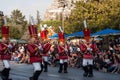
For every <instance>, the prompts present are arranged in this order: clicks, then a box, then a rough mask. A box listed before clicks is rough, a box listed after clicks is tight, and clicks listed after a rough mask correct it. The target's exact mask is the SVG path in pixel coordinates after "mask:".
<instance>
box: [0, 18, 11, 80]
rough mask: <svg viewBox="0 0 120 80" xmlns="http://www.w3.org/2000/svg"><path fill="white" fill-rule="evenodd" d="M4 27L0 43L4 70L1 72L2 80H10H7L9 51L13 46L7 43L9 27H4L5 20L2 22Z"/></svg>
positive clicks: (0, 55)
mask: <svg viewBox="0 0 120 80" xmlns="http://www.w3.org/2000/svg"><path fill="white" fill-rule="evenodd" d="M4 24H5V25H4V26H2V28H1V30H2V42H1V43H0V60H2V61H3V64H4V69H3V70H2V71H1V78H2V80H12V79H9V72H10V60H11V51H12V48H13V46H12V45H10V43H9V26H6V24H7V23H6V19H5V20H4Z"/></svg>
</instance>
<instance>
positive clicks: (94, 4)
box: [65, 0, 120, 33]
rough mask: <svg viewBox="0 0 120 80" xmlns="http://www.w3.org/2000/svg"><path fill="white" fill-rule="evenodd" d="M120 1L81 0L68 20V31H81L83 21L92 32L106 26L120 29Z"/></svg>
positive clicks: (66, 27)
mask: <svg viewBox="0 0 120 80" xmlns="http://www.w3.org/2000/svg"><path fill="white" fill-rule="evenodd" d="M119 4H120V1H119V0H88V1H87V2H84V1H79V2H77V3H76V4H75V5H76V6H75V8H74V9H73V10H72V13H71V15H70V17H69V19H68V20H66V26H65V29H66V30H65V31H66V32H67V33H71V32H76V31H80V30H82V29H83V28H84V25H83V21H84V20H87V26H88V27H89V28H90V29H91V31H92V32H96V31H98V30H101V29H104V28H107V27H109V28H115V29H120V23H119V21H120V15H119V14H120V5H119Z"/></svg>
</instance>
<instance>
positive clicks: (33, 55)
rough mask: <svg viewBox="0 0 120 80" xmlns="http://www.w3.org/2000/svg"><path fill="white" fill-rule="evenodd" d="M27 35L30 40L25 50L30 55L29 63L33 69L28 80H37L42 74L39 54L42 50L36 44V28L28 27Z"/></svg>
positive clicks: (33, 26)
mask: <svg viewBox="0 0 120 80" xmlns="http://www.w3.org/2000/svg"><path fill="white" fill-rule="evenodd" d="M29 33H30V36H31V39H30V41H29V43H28V44H27V49H28V52H29V55H30V63H32V65H33V67H34V73H33V76H32V77H30V78H29V80H38V77H39V75H40V74H41V72H42V55H41V53H40V52H39V51H40V50H42V48H41V47H39V46H38V43H37V42H38V41H37V38H38V34H37V26H35V25H34V24H32V25H30V26H29Z"/></svg>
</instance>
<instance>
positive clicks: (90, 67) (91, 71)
mask: <svg viewBox="0 0 120 80" xmlns="http://www.w3.org/2000/svg"><path fill="white" fill-rule="evenodd" d="M88 77H93V66H92V65H89V66H88Z"/></svg>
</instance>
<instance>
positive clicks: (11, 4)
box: [0, 0, 54, 18]
mask: <svg viewBox="0 0 120 80" xmlns="http://www.w3.org/2000/svg"><path fill="white" fill-rule="evenodd" d="M53 1H54V0H0V11H3V12H4V14H5V15H8V16H10V15H11V12H12V11H13V10H15V9H18V10H20V11H21V12H22V13H23V15H25V16H26V18H28V17H29V15H32V16H34V17H35V15H36V11H37V10H38V11H39V12H40V15H41V17H42V18H43V15H44V13H45V10H46V8H47V7H48V6H50V5H51V3H52V2H53Z"/></svg>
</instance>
